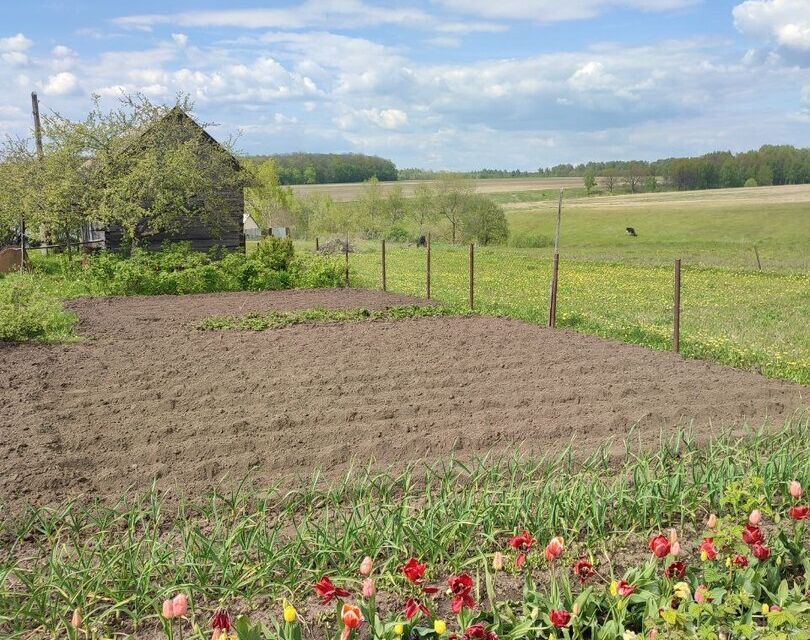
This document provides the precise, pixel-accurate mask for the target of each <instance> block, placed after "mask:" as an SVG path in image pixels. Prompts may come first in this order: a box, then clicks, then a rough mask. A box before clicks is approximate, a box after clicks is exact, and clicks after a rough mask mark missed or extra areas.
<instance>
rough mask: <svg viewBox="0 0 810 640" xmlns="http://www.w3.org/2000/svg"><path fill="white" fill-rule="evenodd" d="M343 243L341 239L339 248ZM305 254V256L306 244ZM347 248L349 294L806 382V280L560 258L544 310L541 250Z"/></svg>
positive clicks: (436, 245)
mask: <svg viewBox="0 0 810 640" xmlns="http://www.w3.org/2000/svg"><path fill="white" fill-rule="evenodd" d="M346 239H347V238H346V237H344V238H340V240H341V242H340V248H341V249H343V248H345V246H346V245H345V242H346ZM333 240H334V239H333ZM317 242H318V243H319V246H320V245H322V243H323V241H322V239H319V240H318V241H317ZM308 246H309V248H310V249H311V250H314V249H315V243H314V242H312V243H309V242H308ZM348 246H349V252H348V253H346V252H341V255H340V258H341V260H343V261H344V263H345V264H346V265H347V268H348V270H347V273H348V285H349V286H352V287H364V288H372V289H385V290H387V291H390V292H396V293H404V294H409V295H413V296H418V297H422V298H426V297H429V298H431V299H433V300H436V301H439V302H442V303H445V304H448V305H452V306H456V307H459V308H462V307H464V308H468V307H469V306H471V304H470V301H471V300H472V302H473V305H472V306H474V308H475V310H476V311H479V312H481V313H486V314H491V315H503V316H509V317H512V318H517V319H520V320H526V321H529V322H533V323H536V324H543V325H548V324H549V323H550V322H549V321H550V320H551V321H552V322H551V324H556V326H558V327H565V328H572V329H576V330H578V331H582V332H584V333H589V334H594V335H600V336H603V337H608V338H614V339H618V340H621V341H624V342H629V343H635V344H641V345H644V346H647V347H652V348H655V349H661V350H675V351H680V352H681V353H683V354H684V355H687V356H690V357H697V358H703V359H709V360H716V361H719V362H722V363H725V364H729V365H732V366H736V367H740V368H747V369H754V370H757V371H760V372H762V373H764V374H766V375H770V376H773V377H780V378H787V379H791V380H795V381H797V382H800V383H803V384H810V336H809V335H808V332H807V331H806V326H807V317H808V311H810V296H808V291H810V288H808V286H809V285H810V278H808V277H807V276H803V275H795V274H792V275H791V274H779V273H766V272H758V271H734V270H722V269H716V268H707V267H700V266H696V265H689V264H686V263H684V264H683V270H682V271H681V270H680V264H679V263H676V259H675V258H676V256H673V258H672V260H671V262H670V263H669V266H649V265H634V264H624V263H616V262H594V261H584V260H566V256H565V253H564V251H563V252H562V255H561V257H560V261H559V280H558V287H557V292H556V301H557V304H556V305H555V306H552V300H553V297H552V295H551V294H552V291H551V283H552V275H553V265H554V258H553V252H552V251H551V250H549V249H544V250H543V249H517V248H510V247H503V246H492V247H488V246H485V247H479V246H474V248H473V249H472V250H471V248H470V245H468V244H464V245H461V244H456V245H453V244H450V243H447V242H431V243H430V244H429V245H428V244H427V243H426V244H425V246H417V245H415V244H413V243H411V244H405V243H392V242H387V243H383V242H382V241H369V240H364V239H362V238H359V237H354V236H348ZM383 247H384V249H383ZM383 256H384V260H383ZM471 262H472V267H473V268H472V279H471V269H470V265H471ZM471 282H472V287H471ZM555 311H556V312H555ZM555 316H556V318H555ZM803 327H804V328H803Z"/></svg>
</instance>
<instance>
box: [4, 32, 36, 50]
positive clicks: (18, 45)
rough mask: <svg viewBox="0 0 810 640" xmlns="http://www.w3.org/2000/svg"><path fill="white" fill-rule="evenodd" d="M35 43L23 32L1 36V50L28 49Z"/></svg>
mask: <svg viewBox="0 0 810 640" xmlns="http://www.w3.org/2000/svg"><path fill="white" fill-rule="evenodd" d="M33 45H34V41H33V40H29V39H28V38H26V37H25V36H24V35H23V34H22V33H18V34H17V35H16V36H11V37H8V38H0V51H28V50H29V49H30V48H31V47H32V46H33Z"/></svg>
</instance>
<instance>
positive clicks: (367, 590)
mask: <svg viewBox="0 0 810 640" xmlns="http://www.w3.org/2000/svg"><path fill="white" fill-rule="evenodd" d="M375 595H377V587H376V586H375V585H374V580H373V579H372V578H366V579H365V580H363V597H364V598H365V599H366V600H369V599H371V598H373V597H374V596H375Z"/></svg>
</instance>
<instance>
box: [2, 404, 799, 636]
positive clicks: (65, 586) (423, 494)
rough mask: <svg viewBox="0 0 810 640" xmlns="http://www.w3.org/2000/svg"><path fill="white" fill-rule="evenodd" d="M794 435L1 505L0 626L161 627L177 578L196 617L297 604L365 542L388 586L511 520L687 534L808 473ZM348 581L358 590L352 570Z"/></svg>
mask: <svg viewBox="0 0 810 640" xmlns="http://www.w3.org/2000/svg"><path fill="white" fill-rule="evenodd" d="M640 435H641V434H639V438H640ZM808 435H810V423H808V421H807V420H806V419H801V418H800V419H797V420H795V421H793V422H792V423H789V424H788V425H786V427H785V429H784V430H783V431H782V432H779V433H772V434H758V435H756V436H753V437H751V438H747V439H745V440H735V439H732V438H730V437H722V438H719V439H718V440H716V441H714V442H709V443H707V442H705V440H704V441H701V442H700V443H697V442H695V441H693V440H692V439H691V437H690V435H689V434H688V433H681V434H678V435H677V436H676V437H674V438H673V439H671V440H662V441H661V442H659V443H651V442H640V443H639V444H641V445H643V446H642V447H637V446H635V445H634V444H632V443H634V442H635V440H636V436H635V435H634V434H630V436H629V437H628V438H627V439H626V441H625V442H626V443H627V444H625V447H626V451H625V454H624V455H623V456H619V459H613V460H611V459H610V458H609V457H608V455H607V451H608V449H609V444H606V445H605V448H604V449H602V450H600V451H597V452H595V453H594V454H593V455H592V456H591V457H590V458H589V459H587V460H583V461H579V462H576V463H575V462H574V460H573V458H572V455H571V452H570V451H569V450H566V451H562V452H560V453H559V454H558V455H557V456H556V457H554V458H553V459H549V460H545V461H529V460H525V459H520V458H517V457H516V458H515V459H513V460H507V461H500V462H492V461H489V460H480V461H477V462H474V463H470V464H462V463H460V462H457V461H453V460H452V459H447V458H446V459H443V460H438V461H437V465H436V466H435V467H431V468H423V467H419V468H409V469H406V470H404V471H402V472H397V473H389V472H373V471H370V470H363V469H359V470H356V471H355V472H353V473H350V474H349V475H347V476H346V477H344V478H343V479H340V480H337V481H334V479H333V481H331V482H324V481H322V480H319V479H318V478H314V479H313V480H312V482H311V484H310V485H309V486H305V487H304V488H302V489H300V490H297V491H294V492H285V491H283V490H281V489H278V488H271V489H270V490H269V491H267V492H266V493H261V494H260V493H256V492H255V491H252V490H248V489H247V488H246V486H243V487H242V488H240V489H236V490H234V491H233V492H218V493H213V494H211V495H205V496H190V497H187V499H186V500H184V501H182V502H181V503H180V505H179V507H177V508H175V506H173V505H171V504H169V503H167V502H166V498H165V496H162V495H161V494H159V493H158V492H157V491H152V492H150V493H148V494H147V495H144V496H141V497H139V498H134V499H133V498H128V499H125V498H122V499H121V500H120V502H118V503H117V504H113V505H103V504H99V503H97V504H93V505H90V506H88V505H86V504H84V503H81V502H78V501H75V502H68V503H65V504H63V505H60V506H57V507H54V508H51V509H38V510H34V511H32V512H30V513H27V514H25V515H21V516H18V517H16V518H14V519H11V518H10V517H9V516H8V514H7V512H6V513H5V519H4V520H3V523H2V527H0V538H2V540H3V546H2V553H1V554H0V632H2V635H3V637H4V638H28V637H32V636H31V632H32V630H35V629H36V630H38V633H41V636H37V637H45V636H52V637H64V635H65V634H66V631H67V623H68V620H69V618H70V612H71V611H72V610H73V609H74V608H75V607H77V606H81V607H82V608H83V611H84V617H85V620H86V621H87V624H88V626H89V627H90V628H93V629H97V630H99V636H103V635H109V632H110V631H111V630H113V631H116V632H122V633H132V634H134V635H136V636H138V635H139V633H142V632H144V631H147V630H150V629H154V628H156V627H159V624H158V615H159V611H160V602H161V601H162V599H163V598H165V597H166V596H168V595H171V594H173V593H175V592H176V591H178V590H183V591H185V592H187V593H189V594H190V595H191V601H192V608H191V614H190V617H191V618H192V619H194V620H196V622H197V623H199V624H200V625H202V627H203V628H207V620H208V618H209V616H210V614H211V612H212V611H213V609H215V608H216V607H217V604H218V603H219V602H221V601H222V602H225V603H226V604H227V605H228V606H230V607H231V608H232V609H236V610H237V611H238V610H244V611H249V612H255V611H257V610H266V609H267V608H273V609H275V608H277V606H278V605H277V601H278V600H279V599H280V598H281V597H284V596H292V597H294V598H295V599H296V600H299V601H300V599H301V598H302V597H305V596H307V595H309V594H310V593H311V585H312V583H313V582H314V581H315V580H317V579H318V578H320V577H321V576H322V575H324V574H329V575H332V576H356V575H357V574H356V571H357V566H358V564H359V562H360V560H361V558H362V557H363V556H364V555H366V554H368V555H371V556H372V557H374V558H375V565H376V566H377V574H378V575H381V576H389V578H386V579H385V583H383V581H382V580H381V583H380V584H379V585H378V586H379V588H381V589H386V590H389V591H395V592H396V590H397V589H398V587H397V586H396V585H395V583H394V581H393V579H391V578H390V577H391V576H392V575H393V574H395V573H396V569H397V567H399V566H401V564H402V563H403V562H404V560H405V559H407V558H408V557H410V556H412V555H413V556H416V557H418V558H420V559H421V560H422V561H425V562H428V563H429V565H430V566H431V570H432V571H435V575H436V576H440V575H444V573H445V572H447V571H458V570H461V569H463V568H469V569H470V570H473V571H475V570H476V568H480V562H482V561H485V559H486V558H487V557H488V555H489V554H490V553H491V552H492V551H494V550H496V549H503V548H504V546H505V541H506V540H507V539H508V537H509V536H511V535H513V534H514V533H515V532H517V531H522V530H523V529H524V528H528V529H529V530H531V531H532V532H533V533H534V534H535V535H536V536H537V537H538V538H539V539H540V540H541V541H545V540H548V539H550V538H551V537H552V536H554V535H562V536H564V537H565V539H566V541H568V544H569V546H570V547H572V553H576V548H577V547H579V548H585V547H587V548H590V549H593V550H598V549H606V548H611V549H614V548H618V545H620V544H621V543H622V541H625V542H627V541H632V542H633V544H640V545H641V546H643V545H644V544H645V543H646V535H647V534H648V532H650V531H660V530H663V529H664V528H665V527H667V526H677V527H678V528H679V529H681V530H682V531H684V530H686V531H689V530H690V529H691V530H695V529H697V530H698V531H699V530H700V527H701V523H702V522H703V521H704V519H705V517H706V514H707V513H709V512H710V511H715V510H717V511H721V512H723V513H730V514H732V515H735V516H738V517H744V514H747V513H748V511H749V510H750V509H752V508H754V507H759V508H762V509H763V510H765V511H766V513H767V512H768V509H769V505H770V506H773V507H774V508H777V509H778V508H781V507H782V506H783V505H784V501H785V499H786V496H787V492H786V484H787V482H788V481H790V480H794V479H796V480H799V481H801V482H802V483H803V484H804V485H805V486H806V485H807V484H808V481H810V438H808ZM640 539H641V540H640ZM429 579H434V578H433V575H431V576H429ZM389 580H390V584H389ZM343 583H344V584H346V582H345V581H344V582H343ZM349 584H351V586H352V587H353V588H356V587H357V583H356V578H351V579H350V582H349ZM102 632H106V633H102ZM193 637H195V638H202V637H203V636H202V634H199V635H196V634H195V635H194V636H193Z"/></svg>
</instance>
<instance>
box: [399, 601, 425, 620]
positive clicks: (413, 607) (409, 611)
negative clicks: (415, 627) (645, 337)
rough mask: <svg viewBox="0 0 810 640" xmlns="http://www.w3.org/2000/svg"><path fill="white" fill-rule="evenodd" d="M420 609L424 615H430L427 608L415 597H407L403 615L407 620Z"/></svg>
mask: <svg viewBox="0 0 810 640" xmlns="http://www.w3.org/2000/svg"><path fill="white" fill-rule="evenodd" d="M420 611H421V612H422V613H423V614H424V615H426V616H429V615H430V611H429V610H428V608H427V607H426V606H425V605H424V604H422V603H421V602H419V600H417V599H416V598H408V599H407V600H406V601H405V617H406V618H407V619H408V620H410V619H412V618H413V617H414V616H416V614H417V613H419V612H420Z"/></svg>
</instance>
